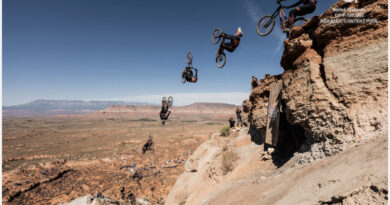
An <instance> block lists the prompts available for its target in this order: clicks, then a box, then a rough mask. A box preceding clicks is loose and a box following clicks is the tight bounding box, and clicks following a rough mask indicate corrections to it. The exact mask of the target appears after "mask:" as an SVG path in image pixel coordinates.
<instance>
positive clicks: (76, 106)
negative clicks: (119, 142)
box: [3, 100, 235, 116]
mask: <svg viewBox="0 0 390 205" xmlns="http://www.w3.org/2000/svg"><path fill="white" fill-rule="evenodd" d="M128 106H131V107H133V109H134V108H135V107H138V110H139V109H145V106H149V107H150V108H153V110H154V109H156V110H159V109H160V108H159V106H160V105H157V104H150V103H143V102H123V101H81V100H36V101H33V102H30V103H26V104H22V105H14V106H3V115H4V116H34V115H63V114H65V115H66V114H83V113H91V112H96V111H104V112H116V113H117V112H122V109H124V110H125V112H128V109H129V108H128ZM234 106H235V105H231V104H225V103H207V102H206V103H204V102H202V103H194V104H191V105H188V106H181V107H182V108H189V109H190V110H191V108H192V109H193V108H201V107H204V108H206V107H207V108H213V109H218V108H230V109H231V108H234ZM141 107H142V108H141ZM181 107H178V108H181ZM150 108H147V109H148V110H149V109H150ZM114 110H117V111H114ZM119 110H121V111H119Z"/></svg>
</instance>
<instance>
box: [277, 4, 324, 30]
mask: <svg viewBox="0 0 390 205" xmlns="http://www.w3.org/2000/svg"><path fill="white" fill-rule="evenodd" d="M281 1H285V0H276V2H277V3H280V2H281ZM301 4H303V5H302V6H299V5H301ZM296 6H299V7H296ZM316 6H317V0H299V1H298V2H297V3H295V4H293V5H291V6H284V8H286V9H290V8H293V7H296V8H295V9H293V10H291V11H290V13H289V17H288V19H287V21H286V28H289V29H291V26H292V25H293V24H294V21H295V17H297V16H304V15H307V14H311V13H313V12H314V11H315V10H316Z"/></svg>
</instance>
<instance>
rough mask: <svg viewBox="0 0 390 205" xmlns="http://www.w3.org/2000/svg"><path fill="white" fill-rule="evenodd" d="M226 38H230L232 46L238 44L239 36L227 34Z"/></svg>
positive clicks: (235, 46)
mask: <svg viewBox="0 0 390 205" xmlns="http://www.w3.org/2000/svg"><path fill="white" fill-rule="evenodd" d="M227 38H228V39H230V42H231V44H232V45H233V46H234V48H237V47H238V45H240V38H239V37H237V36H232V35H228V36H227Z"/></svg>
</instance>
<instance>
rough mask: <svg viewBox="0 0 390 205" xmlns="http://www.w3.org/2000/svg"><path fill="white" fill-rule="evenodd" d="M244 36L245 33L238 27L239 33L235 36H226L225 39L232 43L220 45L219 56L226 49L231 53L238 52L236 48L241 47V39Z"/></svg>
mask: <svg viewBox="0 0 390 205" xmlns="http://www.w3.org/2000/svg"><path fill="white" fill-rule="evenodd" d="M243 34H244V33H243V32H242V30H241V27H238V29H237V32H236V34H235V35H234V36H232V35H226V36H225V38H226V39H229V40H230V42H228V43H226V42H222V43H221V44H220V45H219V48H218V52H217V55H218V56H219V55H221V53H222V52H223V50H225V49H226V50H228V51H229V52H233V51H234V50H236V48H237V47H238V46H239V45H240V40H241V37H242V35H243Z"/></svg>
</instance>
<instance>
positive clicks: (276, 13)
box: [264, 4, 287, 28]
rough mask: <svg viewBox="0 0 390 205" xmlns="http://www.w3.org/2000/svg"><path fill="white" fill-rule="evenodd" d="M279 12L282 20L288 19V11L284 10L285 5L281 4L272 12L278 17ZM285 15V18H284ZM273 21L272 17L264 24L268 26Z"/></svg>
mask: <svg viewBox="0 0 390 205" xmlns="http://www.w3.org/2000/svg"><path fill="white" fill-rule="evenodd" d="M278 14H279V19H280V22H283V21H284V20H283V18H284V19H286V16H287V15H286V13H285V12H284V10H283V6H282V5H281V4H279V7H278V8H277V9H276V10H275V12H274V13H273V14H272V16H273V17H274V18H276V17H277V16H278ZM282 17H283V18H282ZM271 23H272V19H270V20H268V22H267V23H266V24H265V25H264V27H266V28H268V26H269V25H270V24H271Z"/></svg>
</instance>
